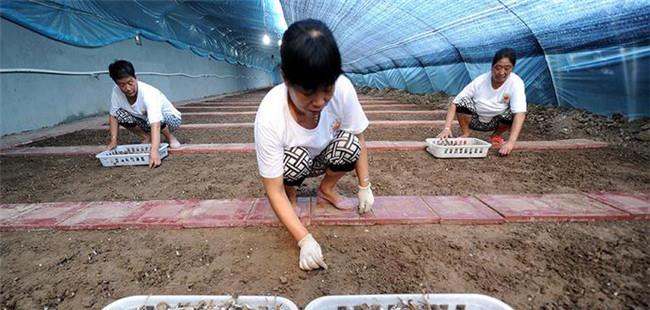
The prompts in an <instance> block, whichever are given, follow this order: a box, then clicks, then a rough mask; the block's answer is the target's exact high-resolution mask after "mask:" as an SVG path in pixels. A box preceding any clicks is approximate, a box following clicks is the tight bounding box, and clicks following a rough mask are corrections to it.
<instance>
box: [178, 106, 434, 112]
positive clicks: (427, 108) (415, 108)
mask: <svg viewBox="0 0 650 310" xmlns="http://www.w3.org/2000/svg"><path fill="white" fill-rule="evenodd" d="M257 108H258V107H257V106H243V107H229V106H221V107H217V106H214V107H209V108H207V107H205V108H204V107H193V106H188V107H183V106H180V107H178V110H179V111H181V112H182V113H185V112H241V111H247V112H251V111H252V112H255V111H257ZM363 110H364V111H381V110H402V111H430V110H434V109H433V107H431V106H426V105H412V106H410V107H408V108H405V107H401V106H396V107H391V106H390V104H387V105H380V106H375V105H367V106H364V107H363Z"/></svg>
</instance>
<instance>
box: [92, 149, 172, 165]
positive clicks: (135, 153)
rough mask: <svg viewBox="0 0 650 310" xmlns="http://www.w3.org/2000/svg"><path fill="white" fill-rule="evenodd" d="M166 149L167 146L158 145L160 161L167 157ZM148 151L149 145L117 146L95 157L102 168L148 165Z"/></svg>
mask: <svg viewBox="0 0 650 310" xmlns="http://www.w3.org/2000/svg"><path fill="white" fill-rule="evenodd" d="M168 147H169V144H167V143H160V147H159V148H158V152H160V159H163V158H165V157H167V154H168V151H167V148H168ZM150 149H151V144H125V145H118V146H117V147H115V149H113V150H110V151H103V152H101V153H99V154H97V155H95V157H96V158H97V159H99V161H100V162H101V163H102V166H104V167H114V166H133V165H149V150H150Z"/></svg>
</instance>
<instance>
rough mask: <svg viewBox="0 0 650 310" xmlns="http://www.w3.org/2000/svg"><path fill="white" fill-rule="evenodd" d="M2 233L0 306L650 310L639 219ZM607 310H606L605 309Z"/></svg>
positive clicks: (647, 256) (647, 230)
mask: <svg viewBox="0 0 650 310" xmlns="http://www.w3.org/2000/svg"><path fill="white" fill-rule="evenodd" d="M311 232H312V233H313V234H314V236H315V238H316V239H317V240H318V241H319V243H320V244H321V246H322V249H323V253H324V255H325V261H326V262H327V264H328V265H329V269H328V270H318V271H312V272H303V271H300V270H299V269H298V266H297V265H298V264H297V262H298V248H297V246H296V245H295V242H294V241H293V240H292V239H291V237H290V236H289V234H288V233H287V232H286V231H285V230H284V229H281V228H230V229H188V230H117V231H82V232H49V231H40V232H39V231H33V232H16V233H1V234H0V236H1V239H0V260H1V261H2V270H3V276H2V277H1V278H0V282H1V290H0V291H1V293H0V308H2V309H44V308H49V309H55V308H56V309H86V308H87V309H100V308H101V307H103V306H105V305H107V304H108V303H110V302H112V301H114V300H117V299H119V298H122V297H127V296H132V295H147V294H156V295H162V294H165V295H181V294H186V295H187V294H189V295H215V294H216V295H220V294H240V295H280V296H285V297H288V298H289V299H291V300H293V301H294V302H296V303H297V304H298V305H299V306H302V307H304V306H305V305H306V304H307V302H308V301H310V300H313V299H315V298H318V297H320V296H324V295H339V294H381V293H385V294H387V293H421V292H436V293H468V292H472V293H481V294H486V295H490V296H494V297H496V298H499V299H501V300H503V301H504V302H506V303H508V304H510V305H511V306H513V307H514V308H515V309H602V308H608V309H647V308H648V307H650V303H649V300H648V298H647V297H648V294H650V291H649V289H648V287H649V285H650V283H649V280H648V279H650V247H648V246H647V245H648V242H650V240H649V239H648V238H649V237H648V236H650V225H648V224H647V222H598V223H561V224H552V223H530V224H525V225H515V224H504V225H497V226H455V225H411V226H366V227H311ZM604 305H606V306H604Z"/></svg>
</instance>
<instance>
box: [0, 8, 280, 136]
mask: <svg viewBox="0 0 650 310" xmlns="http://www.w3.org/2000/svg"><path fill="white" fill-rule="evenodd" d="M142 41H143V42H142V45H141V46H138V45H136V44H135V42H134V40H127V41H123V42H118V43H114V44H112V45H109V46H105V47H100V48H80V47H75V46H71V45H67V44H64V43H61V42H59V41H55V40H52V39H49V38H47V37H45V36H42V35H40V34H38V33H35V32H33V31H31V30H28V29H26V28H23V27H22V26H19V25H16V24H14V23H12V22H10V21H7V20H5V19H2V18H0V68H1V69H16V68H30V69H45V70H56V71H83V72H87V71H103V70H108V65H109V64H110V63H111V62H113V61H114V60H116V59H126V60H129V61H130V62H132V63H133V65H134V66H135V70H136V75H137V73H138V72H146V71H150V72H161V73H179V72H180V73H186V74H191V75H198V74H217V75H222V76H223V75H234V76H241V77H242V78H225V79H222V78H216V77H206V78H187V77H161V76H153V75H141V76H138V79H140V80H142V81H145V82H147V83H149V84H151V85H153V86H155V87H156V88H158V89H160V90H161V91H162V92H163V93H165V95H167V97H168V98H169V99H170V100H172V101H179V100H188V99H197V98H201V97H206V96H212V95H219V94H224V93H232V92H236V91H242V90H246V89H256V88H262V87H268V86H271V85H273V77H272V74H271V73H270V72H265V71H262V70H257V69H252V68H248V67H245V66H241V65H231V64H228V63H226V62H223V61H216V60H213V59H208V58H204V57H200V56H197V55H195V54H193V53H192V52H191V51H189V50H180V49H177V48H175V47H173V46H172V45H170V44H168V43H164V42H155V41H149V40H146V39H143V40H142ZM113 85H114V84H113V81H112V80H111V78H110V77H109V76H108V75H106V74H104V75H100V76H98V77H97V78H95V77H91V76H64V75H49V74H28V73H3V74H0V135H6V134H11V133H17V132H21V131H25V130H31V129H37V128H42V127H48V126H52V125H56V124H59V123H62V122H66V121H70V120H74V119H79V118H82V117H84V116H89V115H96V114H100V113H104V112H106V111H108V108H109V94H110V91H111V88H112V87H113Z"/></svg>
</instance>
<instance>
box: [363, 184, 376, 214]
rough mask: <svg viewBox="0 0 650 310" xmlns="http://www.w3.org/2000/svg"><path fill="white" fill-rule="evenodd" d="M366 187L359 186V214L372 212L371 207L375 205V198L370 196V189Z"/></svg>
mask: <svg viewBox="0 0 650 310" xmlns="http://www.w3.org/2000/svg"><path fill="white" fill-rule="evenodd" d="M370 185H371V184H370V183H368V186H366V187H361V186H359V213H366V212H368V211H370V210H372V205H373V204H374V203H375V196H374V195H373V194H372V189H371V188H370Z"/></svg>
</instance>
